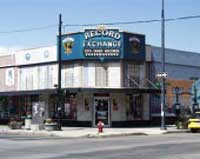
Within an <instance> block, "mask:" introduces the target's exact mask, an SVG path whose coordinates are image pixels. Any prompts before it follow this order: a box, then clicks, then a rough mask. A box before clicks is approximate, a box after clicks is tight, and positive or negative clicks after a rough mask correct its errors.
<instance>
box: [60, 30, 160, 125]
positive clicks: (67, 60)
mask: <svg viewBox="0 0 200 159" xmlns="http://www.w3.org/2000/svg"><path fill="white" fill-rule="evenodd" d="M145 61H146V50H145V36H144V35H141V34H134V33H128V32H121V31H119V30H118V29H109V28H108V29H105V28H100V29H85V30H84V31H83V32H76V33H71V34H66V35H63V36H62V81H61V83H62V88H63V90H65V91H64V92H65V94H66V98H65V102H64V108H63V110H64V111H63V113H64V114H63V118H64V119H65V121H66V123H67V122H68V123H70V120H71V122H76V123H79V124H81V125H82V124H83V125H88V126H96V124H97V122H98V121H99V120H101V121H103V122H104V124H105V125H106V126H109V127H110V126H113V127H114V126H131V125H132V126H133V125H135V126H136V125H140V124H144V123H146V124H147V123H149V121H150V116H151V115H150V94H159V93H160V90H159V89H158V88H156V87H154V85H153V84H152V83H151V81H150V80H149V74H148V72H149V70H148V68H149V66H148V65H149V64H148V63H147V62H145Z"/></svg>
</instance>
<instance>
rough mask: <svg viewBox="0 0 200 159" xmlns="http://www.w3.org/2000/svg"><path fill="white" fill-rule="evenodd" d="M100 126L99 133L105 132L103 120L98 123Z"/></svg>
mask: <svg viewBox="0 0 200 159" xmlns="http://www.w3.org/2000/svg"><path fill="white" fill-rule="evenodd" d="M97 127H98V133H102V132H103V127H104V123H103V122H102V121H99V122H98V124H97Z"/></svg>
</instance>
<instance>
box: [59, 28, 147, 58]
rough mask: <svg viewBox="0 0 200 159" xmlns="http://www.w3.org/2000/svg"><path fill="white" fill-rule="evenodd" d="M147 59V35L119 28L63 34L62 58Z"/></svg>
mask: <svg viewBox="0 0 200 159" xmlns="http://www.w3.org/2000/svg"><path fill="white" fill-rule="evenodd" d="M125 58H127V59H130V58H133V59H135V60H144V59H145V36H144V35H140V34H132V33H126V32H120V31H119V30H118V29H106V28H104V27H100V28H97V29H85V30H84V32H77V33H72V34H66V35H63V36H62V60H74V59H125Z"/></svg>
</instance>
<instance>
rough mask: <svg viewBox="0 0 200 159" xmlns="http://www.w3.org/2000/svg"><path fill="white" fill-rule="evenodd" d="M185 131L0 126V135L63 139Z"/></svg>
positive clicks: (181, 131)
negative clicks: (52, 129)
mask: <svg viewBox="0 0 200 159" xmlns="http://www.w3.org/2000/svg"><path fill="white" fill-rule="evenodd" d="M183 132H188V130H186V129H177V128H176V127H175V126H170V127H167V130H160V128H159V127H147V128H104V131H103V133H98V131H97V128H85V127H62V131H50V132H48V131H45V130H40V131H32V130H25V129H18V130H11V129H10V128H8V126H0V134H21V135H44V136H56V137H64V138H82V137H114V136H128V135H158V134H166V133H183Z"/></svg>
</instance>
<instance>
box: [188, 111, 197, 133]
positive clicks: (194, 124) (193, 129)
mask: <svg viewBox="0 0 200 159" xmlns="http://www.w3.org/2000/svg"><path fill="white" fill-rule="evenodd" d="M188 128H189V129H190V130H191V132H193V133H195V132H197V131H198V130H200V112H195V113H194V114H193V115H192V117H191V118H190V119H189V120H188Z"/></svg>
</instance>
